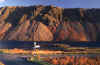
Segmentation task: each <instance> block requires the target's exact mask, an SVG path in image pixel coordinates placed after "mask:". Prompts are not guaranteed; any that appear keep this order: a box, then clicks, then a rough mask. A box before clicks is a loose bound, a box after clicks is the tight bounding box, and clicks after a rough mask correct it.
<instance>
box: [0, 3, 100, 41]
mask: <svg viewBox="0 0 100 65" xmlns="http://www.w3.org/2000/svg"><path fill="white" fill-rule="evenodd" d="M99 17H100V9H83V8H68V9H64V8H60V7H54V6H42V5H39V6H30V7H2V8H0V40H20V41H99V40H100V34H99V32H100V24H99V21H100V18H99Z"/></svg>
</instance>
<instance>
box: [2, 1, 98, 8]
mask: <svg viewBox="0 0 100 65" xmlns="http://www.w3.org/2000/svg"><path fill="white" fill-rule="evenodd" d="M30 5H54V6H59V7H63V8H100V0H0V7H2V6H30Z"/></svg>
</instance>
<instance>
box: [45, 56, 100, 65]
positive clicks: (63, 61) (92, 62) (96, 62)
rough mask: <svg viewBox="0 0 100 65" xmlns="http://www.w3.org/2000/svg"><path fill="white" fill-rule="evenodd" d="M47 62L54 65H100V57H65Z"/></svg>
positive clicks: (48, 59)
mask: <svg viewBox="0 0 100 65" xmlns="http://www.w3.org/2000/svg"><path fill="white" fill-rule="evenodd" d="M45 61H47V62H49V63H51V64H54V65H100V57H93V58H91V57H84V56H64V57H55V58H47V59H45Z"/></svg>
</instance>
